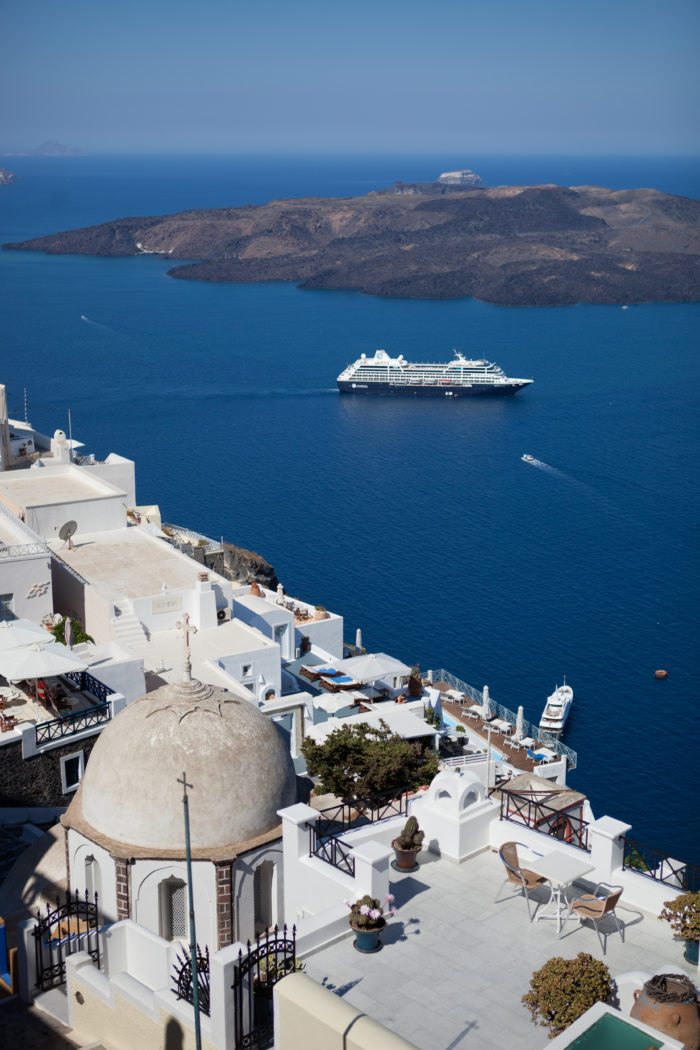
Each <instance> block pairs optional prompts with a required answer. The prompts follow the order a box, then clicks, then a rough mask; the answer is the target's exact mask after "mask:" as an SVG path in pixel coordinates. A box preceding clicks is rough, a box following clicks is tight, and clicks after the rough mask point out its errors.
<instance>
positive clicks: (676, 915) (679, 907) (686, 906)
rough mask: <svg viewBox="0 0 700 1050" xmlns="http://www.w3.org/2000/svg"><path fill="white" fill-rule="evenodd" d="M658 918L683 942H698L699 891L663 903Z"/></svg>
mask: <svg viewBox="0 0 700 1050" xmlns="http://www.w3.org/2000/svg"><path fill="white" fill-rule="evenodd" d="M659 918H660V919H665V920H666V922H668V923H670V924H671V929H672V930H673V932H674V933H675V935H676V936H677V937H682V938H683V940H684V941H700V891H698V892H697V893H681V894H679V895H678V896H677V897H676V898H675V899H674V900H672V901H664V906H663V909H662V911H661V914H660V915H659Z"/></svg>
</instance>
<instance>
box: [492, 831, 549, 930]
mask: <svg viewBox="0 0 700 1050" xmlns="http://www.w3.org/2000/svg"><path fill="white" fill-rule="evenodd" d="M518 846H520V847H522V849H528V848H529V847H528V846H526V845H524V843H522V842H504V843H503V845H502V846H501V848H500V849H499V851H498V856H499V857H500V858H501V860H502V861H503V864H504V866H505V869H506V877H505V879H504V880H503V882H502V883H501V885H500V886H499V887H498V893H497V894H496V896H495V898H494V899H495V901H496V903H499V900H498V898H499V896H500V894H501V890H502V889H503V887H504V886H505V885H506V883H508V882H510V883H512V884H513V885H514V886H517V887H518V891H519V892H522V893H524V895H525V900H526V902H527V913H528V915H529V916H530V922H532V912H531V911H530V890H534V889H537V887H538V886H543V885H544V884H545V883H546V882H547V879H545V878H544V876H542V875H536V874H535V873H534V871H530V870H529V869H528V868H523V867H522V866H521V864H520V861H519V860H518ZM533 852H534V850H533ZM537 856H541V854H537ZM513 896H516V894H513ZM505 899H506V900H510V898H509V897H506V898H505Z"/></svg>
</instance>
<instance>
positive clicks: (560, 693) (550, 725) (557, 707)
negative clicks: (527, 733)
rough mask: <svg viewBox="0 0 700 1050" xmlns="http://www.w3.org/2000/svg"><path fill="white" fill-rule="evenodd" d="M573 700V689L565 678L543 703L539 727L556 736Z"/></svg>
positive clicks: (562, 726)
mask: <svg viewBox="0 0 700 1050" xmlns="http://www.w3.org/2000/svg"><path fill="white" fill-rule="evenodd" d="M573 702H574V691H573V689H572V688H571V686H570V685H567V684H566V678H565V679H564V684H563V685H558V686H557V687H556V689H555V690H554V692H553V693H552V695H551V696H548V697H547V703H546V704H545V705H544V711H543V712H542V717H541V718H540V729H542V730H546V731H547V732H549V733H556V734H557V736H558V735H559V733H561V732H562V730H563V728H564V725H565V724H566V720H567V718H568V717H569V711H570V710H571V705H572V703H573Z"/></svg>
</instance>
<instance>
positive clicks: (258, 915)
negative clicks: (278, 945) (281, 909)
mask: <svg viewBox="0 0 700 1050" xmlns="http://www.w3.org/2000/svg"><path fill="white" fill-rule="evenodd" d="M274 874H275V865H274V864H273V862H272V861H271V860H264V861H263V862H262V864H259V865H258V867H257V868H256V869H255V874H254V875H253V906H254V917H255V931H254V932H255V936H256V937H257V936H258V934H260V933H264V932H265V931H266V930H269V928H270V927H271V926H272V925H273V922H274V916H273V913H272V881H273V877H274Z"/></svg>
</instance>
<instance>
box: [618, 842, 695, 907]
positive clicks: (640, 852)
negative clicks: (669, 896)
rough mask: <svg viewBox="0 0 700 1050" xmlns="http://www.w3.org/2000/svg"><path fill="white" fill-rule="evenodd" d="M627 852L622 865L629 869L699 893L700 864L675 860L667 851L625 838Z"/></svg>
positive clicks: (649, 877)
mask: <svg viewBox="0 0 700 1050" xmlns="http://www.w3.org/2000/svg"><path fill="white" fill-rule="evenodd" d="M624 843H625V852H624V858H623V861H622V867H623V868H625V869H627V870H628V871H636V872H637V873H638V874H639V875H644V876H645V877H646V878H648V879H654V881H655V882H663V883H665V884H666V885H667V886H673V887H674V888H675V889H679V890H686V891H688V892H689V893H697V892H698V891H699V890H700V866H698V865H697V864H685V863H684V862H683V861H681V860H674V858H673V857H669V855H668V854H667V853H663V852H662V851H661V850H659V849H655V848H654V847H653V846H643V845H642V844H641V842H634V841H633V840H632V839H628V838H625V840H624Z"/></svg>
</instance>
